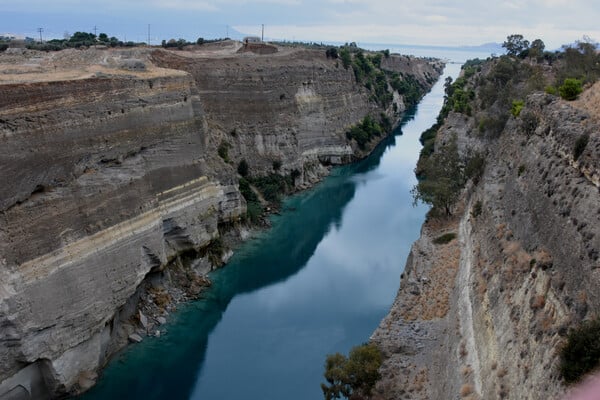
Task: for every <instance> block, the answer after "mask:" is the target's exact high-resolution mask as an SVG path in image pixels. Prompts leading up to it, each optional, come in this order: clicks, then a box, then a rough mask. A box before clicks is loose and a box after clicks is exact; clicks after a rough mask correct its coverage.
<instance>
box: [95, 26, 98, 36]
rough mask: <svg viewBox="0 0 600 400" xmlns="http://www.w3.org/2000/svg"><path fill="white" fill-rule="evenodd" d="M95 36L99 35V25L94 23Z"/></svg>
mask: <svg viewBox="0 0 600 400" xmlns="http://www.w3.org/2000/svg"><path fill="white" fill-rule="evenodd" d="M94 36H98V27H97V26H96V25H94Z"/></svg>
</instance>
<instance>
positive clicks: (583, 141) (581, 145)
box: [573, 134, 590, 161]
mask: <svg viewBox="0 0 600 400" xmlns="http://www.w3.org/2000/svg"><path fill="white" fill-rule="evenodd" d="M589 140H590V137H589V135H587V134H583V135H581V136H579V137H578V138H577V140H576V141H575V146H574V147H573V158H574V159H575V161H577V160H578V159H579V157H580V156H581V154H582V153H583V151H584V150H585V147H586V146H587V144H588V141H589Z"/></svg>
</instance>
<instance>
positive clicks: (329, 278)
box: [82, 65, 460, 400]
mask: <svg viewBox="0 0 600 400" xmlns="http://www.w3.org/2000/svg"><path fill="white" fill-rule="evenodd" d="M459 69H460V67H459V66H458V65H449V66H448V67H447V68H446V73H445V76H444V77H442V78H441V79H440V80H439V82H438V83H437V84H436V86H435V87H434V88H433V90H432V91H431V93H430V94H428V95H427V96H426V97H425V98H424V100H423V101H422V102H421V104H420V105H419V107H418V109H417V110H415V111H414V112H412V113H410V115H409V116H407V118H406V119H405V121H404V123H403V125H402V126H401V128H399V129H398V130H397V131H396V132H395V136H393V137H390V138H389V139H387V140H385V141H384V143H382V144H381V145H380V146H379V147H378V148H377V149H376V150H375V151H374V153H373V154H372V155H371V156H370V157H369V158H367V159H365V160H363V161H362V162H359V163H356V164H353V165H350V166H345V167H342V168H338V169H335V170H334V171H333V173H332V175H331V176H330V177H328V178H327V179H326V180H325V181H324V182H322V183H321V184H319V185H318V186H317V187H316V188H314V189H313V190H311V191H307V192H305V193H302V194H299V195H297V196H294V197H292V198H290V199H288V200H287V201H286V202H285V205H284V208H285V209H287V210H288V211H285V212H283V214H282V215H281V216H274V217H273V219H272V222H273V228H272V229H270V230H269V231H268V232H264V233H262V234H261V235H260V236H259V237H258V238H256V239H253V240H251V241H250V242H247V243H246V244H244V245H243V246H242V247H241V248H240V249H238V250H237V252H236V254H235V255H234V257H233V258H232V259H231V261H230V263H229V264H228V265H227V267H226V268H224V269H222V270H219V271H216V272H215V273H213V274H212V276H211V278H212V280H213V286H212V288H211V289H210V290H208V291H207V292H206V294H205V296H204V298H203V299H202V300H199V301H196V302H193V303H191V304H187V305H185V306H183V307H181V308H180V310H179V312H177V313H176V314H175V315H173V316H172V317H171V320H170V322H169V324H168V325H167V330H168V333H167V334H166V335H164V336H162V337H160V338H147V339H146V340H145V341H144V342H143V343H141V344H138V345H133V346H130V347H129V348H128V349H127V350H125V351H124V352H123V353H122V354H120V355H119V356H118V357H117V358H116V359H115V360H114V361H113V362H111V364H110V365H109V366H108V367H107V369H106V370H105V371H104V373H103V376H102V379H101V380H100V381H99V383H98V385H97V386H96V387H95V388H93V389H92V390H91V391H90V392H88V393H87V394H86V395H85V396H83V397H82V398H84V399H86V400H90V399H144V400H151V399H194V400H200V399H202V400H217V399H225V400H237V399H240V400H241V399H244V400H247V399H251V400H271V399H273V400H274V399H287V400H295V399H298V400H308V399H321V398H322V397H323V396H322V393H321V390H320V387H319V384H320V382H321V381H322V374H323V364H324V360H325V356H326V355H327V354H328V353H332V352H336V351H339V352H347V351H348V350H349V349H350V348H351V347H352V346H354V345H357V344H360V343H363V342H365V341H367V340H368V338H369V336H370V335H371V333H372V332H373V330H374V329H375V328H376V327H377V325H378V323H379V321H380V320H381V319H382V318H383V316H384V315H385V314H386V313H387V311H388V309H389V307H390V305H391V303H392V302H393V299H394V297H395V294H396V291H397V290H398V286H399V278H400V274H401V272H402V270H403V268H404V263H405V261H406V257H407V255H408V251H409V249H410V246H411V244H412V242H413V241H414V240H415V239H416V238H417V237H418V235H419V230H420V227H421V224H422V222H423V219H424V215H425V212H426V211H427V209H426V207H424V206H418V207H413V206H412V197H411V195H410V189H411V188H412V186H413V185H414V184H415V178H414V173H413V169H414V166H415V164H416V160H417V157H418V154H419V150H420V144H419V142H418V138H419V135H420V134H421V132H422V131H424V130H425V129H427V128H429V127H430V126H431V125H432V124H433V123H434V121H435V118H436V117H437V114H438V112H439V109H440V107H441V105H442V101H443V82H444V78H445V77H446V76H448V75H451V76H454V77H456V75H457V73H458V71H459Z"/></svg>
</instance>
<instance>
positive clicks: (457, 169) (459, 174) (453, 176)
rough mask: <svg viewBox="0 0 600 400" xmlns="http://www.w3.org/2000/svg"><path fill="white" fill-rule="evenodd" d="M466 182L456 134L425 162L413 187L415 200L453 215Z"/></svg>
mask: <svg viewBox="0 0 600 400" xmlns="http://www.w3.org/2000/svg"><path fill="white" fill-rule="evenodd" d="M464 183H465V178H464V174H463V171H462V168H461V163H460V158H459V156H458V145H457V143H456V136H453V137H452V138H451V139H450V141H449V142H448V143H446V145H445V146H442V147H441V148H440V149H436V150H435V152H434V153H433V154H432V155H431V156H430V157H428V158H427V159H425V161H424V162H423V164H422V168H421V172H420V176H419V182H418V183H417V185H416V186H415V187H414V188H413V189H412V195H413V198H414V202H415V204H416V203H417V202H418V201H422V202H424V203H427V204H430V205H431V206H433V208H434V210H436V211H442V210H443V211H444V212H445V213H446V215H451V214H452V213H451V208H452V206H453V205H454V203H456V201H457V200H458V197H459V195H460V191H461V189H462V188H463V186H464Z"/></svg>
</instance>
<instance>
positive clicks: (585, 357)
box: [560, 318, 600, 383]
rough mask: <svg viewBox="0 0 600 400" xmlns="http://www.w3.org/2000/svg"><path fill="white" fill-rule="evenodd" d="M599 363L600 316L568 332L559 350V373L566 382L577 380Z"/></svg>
mask: <svg viewBox="0 0 600 400" xmlns="http://www.w3.org/2000/svg"><path fill="white" fill-rule="evenodd" d="M599 365H600V318H596V319H594V320H591V321H586V322H584V323H583V324H582V325H581V326H579V327H577V328H576V329H573V330H571V331H570V332H569V335H568V336H567V343H566V344H565V346H564V347H563V348H562V349H561V351H560V373H561V375H562V377H563V378H564V380H565V381H566V382H567V383H572V382H577V381H578V380H580V379H581V378H582V377H583V376H584V375H585V374H586V373H588V372H590V371H592V370H593V369H595V368H596V367H598V366H599Z"/></svg>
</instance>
